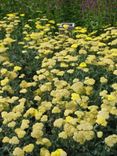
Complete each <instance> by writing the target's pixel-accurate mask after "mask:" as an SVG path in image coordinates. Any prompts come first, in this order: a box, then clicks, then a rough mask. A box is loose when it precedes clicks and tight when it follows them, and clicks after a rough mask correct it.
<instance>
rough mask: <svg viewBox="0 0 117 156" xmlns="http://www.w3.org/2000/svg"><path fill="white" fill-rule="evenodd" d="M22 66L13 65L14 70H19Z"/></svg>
mask: <svg viewBox="0 0 117 156" xmlns="http://www.w3.org/2000/svg"><path fill="white" fill-rule="evenodd" d="M21 69H22V68H21V67H20V66H15V67H14V71H19V70H21Z"/></svg>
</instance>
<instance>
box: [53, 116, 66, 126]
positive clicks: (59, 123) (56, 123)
mask: <svg viewBox="0 0 117 156" xmlns="http://www.w3.org/2000/svg"><path fill="white" fill-rule="evenodd" d="M63 123H64V120H63V119H62V118H59V119H56V120H55V121H54V127H58V128H60V127H61V126H62V125H63Z"/></svg>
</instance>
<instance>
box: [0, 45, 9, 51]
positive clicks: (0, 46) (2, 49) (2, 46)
mask: <svg viewBox="0 0 117 156" xmlns="http://www.w3.org/2000/svg"><path fill="white" fill-rule="evenodd" d="M7 49H8V48H5V46H4V45H0V53H3V52H5V51H6V50H7Z"/></svg>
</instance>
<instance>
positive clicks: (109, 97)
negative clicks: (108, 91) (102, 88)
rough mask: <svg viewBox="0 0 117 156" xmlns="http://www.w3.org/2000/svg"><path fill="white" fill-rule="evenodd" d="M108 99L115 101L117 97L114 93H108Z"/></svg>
mask: <svg viewBox="0 0 117 156" xmlns="http://www.w3.org/2000/svg"><path fill="white" fill-rule="evenodd" d="M108 100H109V101H114V100H116V97H115V96H114V95H108Z"/></svg>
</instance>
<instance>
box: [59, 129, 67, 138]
mask: <svg viewBox="0 0 117 156" xmlns="http://www.w3.org/2000/svg"><path fill="white" fill-rule="evenodd" d="M59 138H62V139H67V134H66V133H65V132H64V131H63V132H61V133H59Z"/></svg>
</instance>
